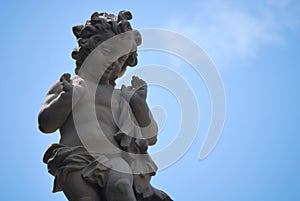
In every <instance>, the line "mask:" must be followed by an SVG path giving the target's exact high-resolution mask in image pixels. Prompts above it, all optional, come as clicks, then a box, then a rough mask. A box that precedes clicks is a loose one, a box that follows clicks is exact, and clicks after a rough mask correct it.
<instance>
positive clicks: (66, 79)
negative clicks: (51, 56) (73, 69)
mask: <svg viewBox="0 0 300 201" xmlns="http://www.w3.org/2000/svg"><path fill="white" fill-rule="evenodd" d="M70 78H71V75H70V74H69V73H64V74H63V75H62V76H61V77H60V79H59V81H60V83H61V86H62V90H63V91H64V92H68V93H72V92H73V87H74V86H73V85H72V84H71V80H70Z"/></svg>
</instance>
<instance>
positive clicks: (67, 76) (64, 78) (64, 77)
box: [60, 73, 71, 82]
mask: <svg viewBox="0 0 300 201" xmlns="http://www.w3.org/2000/svg"><path fill="white" fill-rule="evenodd" d="M70 78H71V74H70V73H64V74H63V75H62V76H61V77H60V81H61V82H62V81H63V80H66V81H67V82H70Z"/></svg>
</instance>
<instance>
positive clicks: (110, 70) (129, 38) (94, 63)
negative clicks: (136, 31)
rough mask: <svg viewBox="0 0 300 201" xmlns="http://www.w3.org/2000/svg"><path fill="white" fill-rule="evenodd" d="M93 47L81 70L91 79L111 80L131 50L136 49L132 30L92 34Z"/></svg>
mask: <svg viewBox="0 0 300 201" xmlns="http://www.w3.org/2000/svg"><path fill="white" fill-rule="evenodd" d="M91 38H92V40H94V41H93V42H92V44H95V46H96V47H95V49H94V50H93V51H92V52H91V53H90V54H89V56H88V57H87V58H86V60H85V65H84V66H83V67H82V68H81V72H83V73H85V74H87V75H89V76H90V77H91V78H92V79H93V80H99V79H100V80H101V81H112V80H114V79H115V78H116V77H117V76H118V75H119V73H120V71H121V69H122V67H123V66H124V63H125V62H126V60H127V59H128V57H129V55H130V54H131V52H134V51H136V48H137V45H136V42H135V40H134V35H133V32H132V31H128V32H124V33H121V34H118V35H116V34H114V33H113V32H112V31H109V32H106V33H105V35H102V37H100V36H97V35H95V36H92V37H91Z"/></svg>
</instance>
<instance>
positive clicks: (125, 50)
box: [38, 11, 172, 201]
mask: <svg viewBox="0 0 300 201" xmlns="http://www.w3.org/2000/svg"><path fill="white" fill-rule="evenodd" d="M131 18H132V15H131V13H130V12H129V11H121V12H119V14H118V16H115V15H113V14H108V13H98V12H96V13H94V14H92V16H91V19H89V20H87V22H86V24H85V25H84V26H83V25H78V26H74V27H73V33H74V35H75V36H76V38H77V42H78V47H77V48H75V49H74V51H73V52H72V58H73V59H75V60H76V69H75V76H71V75H70V74H68V73H64V74H63V75H62V76H61V77H60V79H59V81H57V82H55V83H54V84H53V85H52V86H51V87H50V89H49V91H48V93H47V95H46V99H45V101H44V103H43V105H42V108H41V110H40V112H39V116H38V123H39V129H40V130H41V131H42V132H43V133H53V132H55V131H56V130H58V129H59V132H60V141H59V143H56V144H52V145H51V146H50V147H49V148H48V149H47V151H46V152H45V154H44V158H43V161H44V163H46V164H47V167H48V171H49V173H50V174H52V175H53V176H54V178H55V179H54V187H53V192H57V191H63V192H64V194H65V196H66V197H67V199H68V200H70V201H135V200H137V201H142V200H144V201H146V200H147V201H171V200H172V199H171V198H170V197H169V196H168V195H167V194H166V193H164V192H163V191H160V190H158V189H155V188H154V187H153V186H151V184H150V179H151V177H152V176H153V175H154V174H155V172H156V171H157V167H156V165H155V163H154V162H153V161H152V159H151V157H150V155H149V154H148V152H147V148H148V146H151V145H154V144H155V143H156V141H157V131H158V129H157V124H156V122H155V120H154V119H153V116H152V114H151V111H150V110H149V108H148V105H147V102H146V97H147V84H146V82H145V81H143V80H142V79H140V78H138V77H136V76H133V77H132V81H131V86H124V85H123V86H122V87H121V89H115V85H116V83H115V80H116V79H117V78H118V77H120V76H122V75H123V74H124V72H125V71H126V68H127V66H130V67H133V66H135V65H136V64H137V46H139V45H140V44H141V41H142V40H141V35H140V33H139V32H138V31H137V30H134V29H132V28H131V25H130V23H129V20H130V19H131Z"/></svg>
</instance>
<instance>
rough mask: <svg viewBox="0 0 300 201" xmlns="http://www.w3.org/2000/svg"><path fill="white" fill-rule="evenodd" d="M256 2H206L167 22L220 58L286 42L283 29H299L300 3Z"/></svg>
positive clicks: (285, 1) (217, 58)
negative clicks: (247, 3) (188, 14)
mask: <svg viewBox="0 0 300 201" xmlns="http://www.w3.org/2000/svg"><path fill="white" fill-rule="evenodd" d="M256 3H257V2H256ZM256 3H254V4H251V5H248V6H249V7H247V5H242V4H240V5H238V4H233V3H231V4H230V3H225V1H210V2H207V3H203V2H202V3H201V4H199V5H198V6H199V9H198V10H199V12H198V13H199V14H196V13H193V14H190V16H188V18H185V17H184V16H180V18H176V17H175V18H172V19H170V20H168V21H167V22H166V23H167V27H168V28H170V29H172V30H177V31H178V30H180V31H179V32H180V33H183V34H185V35H186V36H188V37H190V38H191V39H193V40H196V42H197V43H198V44H200V45H201V46H202V47H203V48H204V50H206V51H207V52H208V53H209V54H210V56H212V57H213V59H215V60H217V61H218V60H221V61H222V62H223V61H224V60H225V61H228V60H231V59H233V58H235V57H241V58H247V57H249V56H253V55H255V53H256V52H257V50H258V49H259V48H260V47H261V45H265V44H274V43H275V44H276V43H282V42H283V41H284V40H285V38H284V36H283V35H282V32H283V30H284V29H294V30H295V29H297V28H298V25H299V19H298V18H296V17H295V16H294V15H296V14H297V12H299V5H297V6H298V7H297V6H296V5H295V3H293V4H292V3H291V2H290V1H288V0H280V1H271V0H266V1H264V2H260V3H258V4H256ZM251 6H252V7H251Z"/></svg>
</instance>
